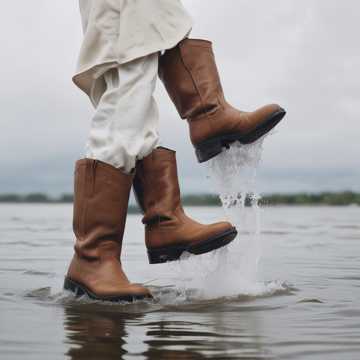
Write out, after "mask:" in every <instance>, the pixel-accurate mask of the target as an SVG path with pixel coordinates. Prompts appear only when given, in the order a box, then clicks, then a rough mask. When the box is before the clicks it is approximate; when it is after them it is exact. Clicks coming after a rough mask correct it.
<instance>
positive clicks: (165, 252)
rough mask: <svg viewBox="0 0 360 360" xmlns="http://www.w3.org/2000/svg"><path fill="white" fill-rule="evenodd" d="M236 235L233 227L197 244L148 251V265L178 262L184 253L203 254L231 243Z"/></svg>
mask: <svg viewBox="0 0 360 360" xmlns="http://www.w3.org/2000/svg"><path fill="white" fill-rule="evenodd" d="M236 235H237V231H236V229H235V228H234V227H233V228H231V229H229V230H227V231H225V232H223V233H221V234H217V235H215V236H213V237H211V238H209V239H206V240H204V241H201V242H199V243H197V244H193V245H173V246H166V247H163V248H156V249H148V258H149V263H150V264H161V263H165V262H168V261H175V260H179V258H180V257H181V255H182V254H183V253H184V252H189V253H191V254H193V255H200V254H205V253H208V252H210V251H213V250H216V249H219V248H221V247H223V246H225V245H227V244H229V243H231V242H232V241H233V240H234V239H235V237H236Z"/></svg>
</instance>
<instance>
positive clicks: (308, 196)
mask: <svg viewBox="0 0 360 360" xmlns="http://www.w3.org/2000/svg"><path fill="white" fill-rule="evenodd" d="M182 200H183V204H184V205H185V206H220V200H219V198H218V197H217V196H215V195H213V194H199V195H185V196H183V198H182ZM72 202H73V195H72V194H63V195H61V196H59V197H57V198H54V197H50V196H48V195H47V194H43V193H31V194H26V195H20V194H0V203H46V204H48V203H49V204H51V203H54V204H59V203H72ZM251 202H252V200H251V195H250V196H249V197H248V198H247V199H246V202H245V203H246V204H247V205H249V204H251ZM260 204H261V205H351V204H356V205H360V193H355V192H352V191H343V192H323V193H296V194H268V195H264V196H262V198H261V200H260ZM131 208H132V210H134V209H136V207H131Z"/></svg>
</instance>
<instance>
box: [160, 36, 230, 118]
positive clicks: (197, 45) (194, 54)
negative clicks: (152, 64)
mask: <svg viewBox="0 0 360 360" xmlns="http://www.w3.org/2000/svg"><path fill="white" fill-rule="evenodd" d="M159 77H160V78H161V80H162V82H163V83H164V85H165V87H166V90H167V92H168V94H169V96H170V98H171V99H172V101H173V103H174V104H175V106H176V108H177V110H178V112H179V114H180V116H181V117H182V118H183V119H188V120H191V118H193V117H196V116H198V115H201V114H205V113H211V112H212V111H216V110H217V109H218V108H219V107H220V106H221V104H222V103H223V102H224V101H225V100H224V93H223V90H222V86H221V82H220V77H219V73H218V70H217V66H216V63H215V58H214V53H213V50H212V43H211V42H210V41H207V40H197V39H184V40H182V41H181V42H180V43H179V44H178V45H177V46H176V47H174V48H173V49H170V50H167V51H166V52H165V54H164V55H162V56H161V57H160V60H159Z"/></svg>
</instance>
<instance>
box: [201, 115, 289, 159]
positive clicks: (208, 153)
mask: <svg viewBox="0 0 360 360" xmlns="http://www.w3.org/2000/svg"><path fill="white" fill-rule="evenodd" d="M285 114H286V111H285V110H284V109H280V110H278V111H276V112H274V113H273V114H271V115H270V116H269V117H268V118H267V119H265V121H264V122H262V123H261V124H259V125H258V127H257V128H256V129H254V130H253V131H251V132H249V133H247V134H240V133H231V134H223V135H219V136H215V137H213V138H210V139H208V140H205V141H203V142H201V143H199V144H196V145H194V147H195V154H196V157H197V159H198V161H199V163H202V162H205V161H208V160H210V159H212V158H213V157H215V156H216V155H219V154H220V153H221V152H222V151H223V148H228V147H229V145H230V144H232V143H234V142H235V141H239V142H240V143H241V144H251V143H253V142H254V141H256V140H258V139H259V138H261V137H262V136H263V135H265V134H266V133H268V132H269V131H270V130H271V129H273V128H274V127H275V126H276V125H277V124H278V123H279V122H280V121H281V120H282V118H283V117H284V116H285Z"/></svg>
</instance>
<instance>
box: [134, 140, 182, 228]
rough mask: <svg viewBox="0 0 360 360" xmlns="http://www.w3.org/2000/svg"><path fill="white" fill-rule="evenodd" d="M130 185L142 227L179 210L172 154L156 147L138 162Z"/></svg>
mask: <svg viewBox="0 0 360 360" xmlns="http://www.w3.org/2000/svg"><path fill="white" fill-rule="evenodd" d="M133 184H134V192H135V196H136V199H137V202H138V204H139V206H140V207H141V209H142V211H143V213H144V218H143V222H144V223H145V224H146V223H151V222H153V221H158V220H161V218H164V220H165V219H169V218H171V217H172V216H173V214H174V212H175V211H176V210H177V209H179V208H181V200H180V189H179V182H178V176H177V166H176V157H175V151H172V150H169V149H166V148H163V147H159V148H157V149H155V150H154V151H153V152H152V153H151V154H150V155H148V156H146V157H145V158H144V159H142V160H139V161H138V162H137V164H136V174H135V178H134V182H133Z"/></svg>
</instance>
